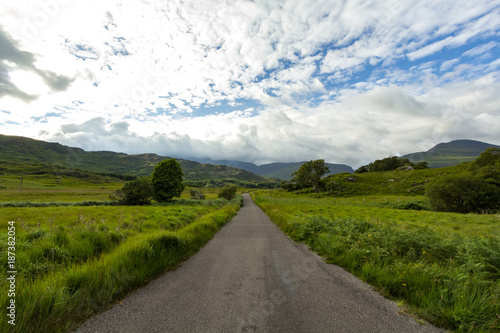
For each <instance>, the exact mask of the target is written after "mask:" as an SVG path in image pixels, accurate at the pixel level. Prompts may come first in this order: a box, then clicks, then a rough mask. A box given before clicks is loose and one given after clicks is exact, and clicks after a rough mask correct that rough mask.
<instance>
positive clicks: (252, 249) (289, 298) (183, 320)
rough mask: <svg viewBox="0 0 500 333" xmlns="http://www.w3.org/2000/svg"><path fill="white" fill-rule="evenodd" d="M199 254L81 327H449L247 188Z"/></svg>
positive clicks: (147, 330) (83, 331) (122, 331)
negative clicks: (409, 308)
mask: <svg viewBox="0 0 500 333" xmlns="http://www.w3.org/2000/svg"><path fill="white" fill-rule="evenodd" d="M243 197H244V204H245V205H244V207H242V208H241V209H240V211H239V213H238V215H236V216H235V217H234V218H233V219H232V220H231V221H230V222H229V223H228V224H227V225H226V226H225V227H224V228H222V230H221V231H220V232H219V233H217V234H216V236H215V237H214V238H213V239H212V240H211V241H210V242H209V243H208V244H207V245H206V246H205V247H204V248H203V249H201V250H200V251H199V252H198V253H197V254H196V255H194V256H193V257H191V258H190V259H189V260H188V261H186V262H185V263H184V264H183V265H182V266H181V267H179V268H178V269H177V270H175V271H172V272H169V273H167V274H165V275H163V276H162V277H160V278H158V279H157V280H155V281H153V282H152V283H150V284H149V285H147V286H146V287H144V288H141V289H139V290H138V291H137V292H135V293H133V294H131V295H129V296H128V297H127V298H125V299H124V300H123V301H122V302H121V303H120V304H117V305H115V306H114V307H113V308H111V309H110V310H108V311H106V312H104V313H102V314H100V315H98V316H96V317H94V318H92V319H90V320H89V321H87V322H86V323H85V324H84V325H82V326H81V327H80V328H79V329H78V330H77V332H78V333H88V332H99V333H100V332H106V333H111V332H117V333H118V332H119V333H127V332H130V333H132V332H133V333H139V332H141V333H153V332H189V333H193V332H217V333H219V332H287V333H290V332H322V333H323V332H336V333H341V332H398V333H399V332H442V331H441V330H439V329H437V328H435V327H433V326H431V325H428V324H427V325H421V324H418V323H417V322H416V321H415V320H414V319H413V318H411V317H409V316H406V315H400V314H399V313H398V312H399V311H400V310H401V308H399V307H398V306H397V305H396V304H395V303H394V302H392V301H389V300H387V299H385V298H383V297H382V296H380V295H379V294H377V293H376V292H375V291H373V290H372V289H371V288H370V286H369V285H367V284H365V283H363V282H361V281H360V280H359V279H357V278H356V277H354V276H352V275H351V274H349V273H347V272H346V271H344V270H343V269H342V268H340V267H338V266H335V265H329V264H325V263H324V262H322V261H321V258H319V257H318V256H317V255H316V254H314V253H313V252H311V251H310V250H308V249H307V248H306V247H305V246H304V245H300V244H297V243H295V242H293V241H291V240H290V239H288V238H287V237H286V236H285V235H284V234H283V233H282V232H281V231H280V230H279V229H278V227H277V226H276V225H275V224H273V223H272V222H271V221H270V220H269V218H268V217H267V215H266V214H265V213H264V212H263V211H262V210H261V209H260V208H258V207H257V206H256V205H255V204H254V203H253V201H252V199H251V197H250V196H249V195H248V194H246V195H244V196H243Z"/></svg>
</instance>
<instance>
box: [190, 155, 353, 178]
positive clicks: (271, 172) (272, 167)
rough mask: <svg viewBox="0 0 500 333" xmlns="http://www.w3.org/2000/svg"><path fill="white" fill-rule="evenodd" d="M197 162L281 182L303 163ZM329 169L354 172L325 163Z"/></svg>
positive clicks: (200, 160)
mask: <svg viewBox="0 0 500 333" xmlns="http://www.w3.org/2000/svg"><path fill="white" fill-rule="evenodd" d="M197 161H199V162H205V163H212V164H222V165H227V166H231V167H235V168H240V169H243V170H247V171H249V172H253V173H255V174H257V175H260V176H263V177H271V178H279V179H282V180H290V179H291V178H292V177H291V174H292V173H294V172H295V171H297V170H299V168H300V166H301V165H302V164H304V162H290V163H268V164H262V165H256V164H253V163H250V162H242V161H233V160H211V159H197ZM326 165H327V166H328V167H329V168H330V173H328V175H333V174H337V173H343V172H349V173H353V172H354V170H353V169H352V168H351V167H350V166H348V165H345V164H333V163H326Z"/></svg>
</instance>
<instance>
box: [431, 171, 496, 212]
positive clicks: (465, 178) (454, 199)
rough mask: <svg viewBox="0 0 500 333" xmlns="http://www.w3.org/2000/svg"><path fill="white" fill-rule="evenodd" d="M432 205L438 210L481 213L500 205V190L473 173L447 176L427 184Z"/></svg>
mask: <svg viewBox="0 0 500 333" xmlns="http://www.w3.org/2000/svg"><path fill="white" fill-rule="evenodd" d="M427 196H428V197H429V201H430V203H431V206H432V207H433V208H434V209H435V210H438V211H445V212H456V213H480V212H488V211H491V210H495V209H498V208H499V207H500V190H499V188H498V187H497V186H494V185H492V184H489V183H488V182H487V181H486V180H484V179H483V178H481V177H478V176H472V175H467V174H464V175H454V176H446V177H442V178H440V179H437V180H435V181H434V182H433V183H430V184H429V185H428V186H427Z"/></svg>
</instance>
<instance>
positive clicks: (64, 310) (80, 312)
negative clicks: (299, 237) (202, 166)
mask: <svg viewBox="0 0 500 333" xmlns="http://www.w3.org/2000/svg"><path fill="white" fill-rule="evenodd" d="M3 165H4V166H5V165H6V164H5V163H4V164H3ZM34 167H35V168H38V167H39V166H38V165H35V166H34ZM29 169H30V166H29V165H28V166H26V165H24V166H22V165H17V164H16V165H10V168H9V169H8V171H9V172H7V173H5V172H4V173H3V174H2V175H0V226H1V229H0V230H1V233H0V261H1V264H2V267H4V268H5V269H4V270H2V271H1V272H0V281H1V282H0V288H1V291H2V293H1V295H0V304H1V306H2V307H3V308H4V309H6V308H7V306H8V305H9V304H10V303H9V302H10V301H11V299H15V304H16V320H15V324H16V325H15V326H12V325H10V324H8V322H7V320H9V318H8V317H7V320H2V322H1V324H0V331H1V332H68V331H71V330H72V329H74V328H76V327H77V326H78V325H79V324H81V323H82V322H83V321H84V320H85V319H87V318H89V317H90V316H92V315H93V314H95V313H98V312H100V311H103V310H104V309H106V308H107V307H109V306H110V305H111V304H113V303H114V302H116V301H118V300H120V299H121V298H123V297H124V296H125V295H126V294H128V293H129V292H131V291H133V290H134V289H136V288H138V287H140V286H143V285H144V284H146V283H148V282H149V281H151V280H152V279H154V278H156V277H158V276H159V275H161V274H163V273H164V272H166V271H168V270H171V269H174V268H175V267H177V266H178V265H179V264H180V263H181V262H182V261H184V260H186V259H187V258H188V257H189V256H191V255H192V254H194V253H195V252H196V251H198V250H199V249H200V248H201V247H202V246H203V245H204V244H205V243H206V242H208V241H209V240H210V239H211V238H212V237H213V235H214V234H215V233H216V232H217V231H218V230H219V229H220V228H221V227H222V226H223V225H224V224H225V223H226V222H228V221H229V220H230V219H231V218H232V217H233V216H234V215H235V214H236V212H237V211H238V208H239V207H240V204H241V202H242V199H241V197H238V198H237V199H235V200H233V201H230V202H229V201H227V200H225V199H217V194H218V191H219V189H212V188H200V189H198V190H200V191H201V192H203V194H205V195H206V197H207V199H206V200H192V199H190V194H189V190H190V188H186V189H185V190H184V192H183V193H182V195H181V198H180V199H177V200H174V201H173V202H171V203H168V204H162V205H157V204H156V205H151V206H116V205H112V202H111V201H110V198H109V196H110V194H112V193H113V192H114V191H116V190H117V189H119V188H121V187H122V186H123V185H124V184H125V182H124V181H122V180H120V179H118V178H115V177H112V176H107V175H102V174H95V173H89V172H85V171H78V170H70V169H64V168H62V169H61V168H56V170H51V172H48V173H40V174H35V173H34V172H33V170H29ZM4 171H5V168H4ZM29 171H31V172H29ZM22 174H24V175H23V176H22V178H23V179H22V181H23V185H22V190H20V185H21V175H22ZM9 228H10V229H9ZM8 230H11V233H14V234H15V244H14V243H13V242H12V241H13V239H9V238H8V236H9V234H8ZM9 242H10V244H9ZM13 245H14V246H13ZM9 247H10V248H9ZM9 252H11V253H14V254H15V264H14V267H15V270H16V272H17V273H16V276H15V291H14V292H15V298H13V297H10V296H9V293H11V292H12V291H11V289H12V287H11V285H10V283H9V281H8V280H7V278H8V277H10V273H8V269H6V268H7V267H9V266H8V264H9V261H11V260H12V257H13V256H12V254H9Z"/></svg>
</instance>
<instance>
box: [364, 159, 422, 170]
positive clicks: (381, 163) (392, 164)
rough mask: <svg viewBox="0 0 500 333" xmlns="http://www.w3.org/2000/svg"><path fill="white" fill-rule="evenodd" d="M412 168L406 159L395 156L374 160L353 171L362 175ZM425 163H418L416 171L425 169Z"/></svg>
mask: <svg viewBox="0 0 500 333" xmlns="http://www.w3.org/2000/svg"><path fill="white" fill-rule="evenodd" d="M407 165H409V166H412V167H415V165H414V164H413V163H411V162H410V160H408V159H407V158H401V157H397V156H392V157H386V158H383V159H381V160H376V161H374V162H371V163H369V164H368V165H363V166H361V167H360V168H358V170H356V171H354V172H355V173H364V172H377V171H393V170H396V169H397V168H400V167H403V166H407ZM427 168H428V166H427V162H420V163H418V168H417V169H427Z"/></svg>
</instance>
